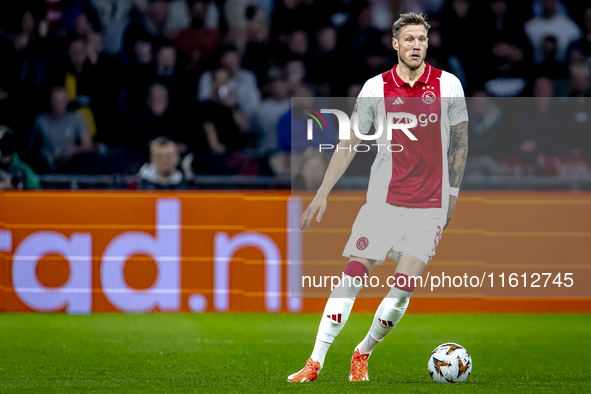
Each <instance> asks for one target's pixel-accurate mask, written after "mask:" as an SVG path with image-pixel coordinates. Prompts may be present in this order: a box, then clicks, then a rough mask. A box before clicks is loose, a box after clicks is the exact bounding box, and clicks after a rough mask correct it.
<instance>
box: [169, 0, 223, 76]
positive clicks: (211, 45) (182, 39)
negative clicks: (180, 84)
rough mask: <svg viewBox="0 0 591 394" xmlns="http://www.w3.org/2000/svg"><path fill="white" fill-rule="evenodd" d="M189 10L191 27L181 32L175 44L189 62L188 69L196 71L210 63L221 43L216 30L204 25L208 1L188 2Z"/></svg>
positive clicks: (192, 0)
mask: <svg viewBox="0 0 591 394" xmlns="http://www.w3.org/2000/svg"><path fill="white" fill-rule="evenodd" d="M188 3H189V7H190V10H191V26H190V27H188V28H187V29H184V30H181V31H180V32H179V34H178V35H177V37H176V43H177V46H178V48H179V50H180V51H181V52H183V53H184V54H185V55H187V57H188V58H189V59H190V60H189V68H190V69H191V70H196V69H198V68H200V66H202V65H203V63H207V62H208V61H211V60H212V58H213V55H214V54H215V51H216V50H217V49H218V48H219V47H220V45H221V43H222V37H221V35H220V32H219V31H218V29H214V28H210V27H207V26H206V25H205V18H206V15H207V7H208V5H209V3H210V0H188Z"/></svg>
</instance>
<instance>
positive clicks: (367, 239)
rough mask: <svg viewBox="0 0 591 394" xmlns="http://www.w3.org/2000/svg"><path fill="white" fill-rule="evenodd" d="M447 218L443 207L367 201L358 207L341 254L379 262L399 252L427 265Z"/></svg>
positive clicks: (396, 259) (433, 253) (394, 256)
mask: <svg viewBox="0 0 591 394" xmlns="http://www.w3.org/2000/svg"><path fill="white" fill-rule="evenodd" d="M446 220H447V207H445V208H404V207H397V206H394V205H390V204H388V203H385V202H384V203H371V204H370V203H366V204H365V205H364V206H362V207H361V209H360V210H359V214H358V215H357V219H355V223H354V224H353V229H352V231H351V237H350V238H349V241H348V242H347V245H346V246H345V250H344V252H343V257H351V256H356V257H362V258H366V259H370V260H376V264H381V263H382V262H383V261H384V260H385V259H386V258H387V257H388V256H389V257H390V258H392V259H394V260H395V261H398V257H400V256H401V255H402V254H408V255H411V256H413V257H416V258H418V259H419V260H421V261H423V262H424V263H425V264H427V263H428V262H429V261H431V258H432V257H433V256H434V255H435V248H436V247H437V244H438V243H439V240H440V239H441V233H442V231H443V226H445V222H446Z"/></svg>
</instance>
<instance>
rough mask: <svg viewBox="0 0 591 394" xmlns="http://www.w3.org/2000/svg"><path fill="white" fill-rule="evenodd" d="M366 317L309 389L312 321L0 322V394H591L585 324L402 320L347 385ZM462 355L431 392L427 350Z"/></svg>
mask: <svg viewBox="0 0 591 394" xmlns="http://www.w3.org/2000/svg"><path fill="white" fill-rule="evenodd" d="M371 319H372V316H371V315H352V316H351V317H350V319H349V322H348V323H347V325H346V326H345V328H344V329H343V331H342V332H341V335H340V336H339V337H338V338H337V340H336V342H335V343H334V344H333V346H332V348H331V349H330V351H329V353H328V356H327V359H326V363H325V367H324V370H323V371H322V373H321V375H320V378H319V380H318V381H316V382H311V383H302V384H296V383H287V382H286V377H287V375H288V374H290V373H292V372H295V371H297V370H299V369H300V368H301V367H302V366H303V364H304V362H305V361H306V359H307V358H308V357H309V355H310V352H311V350H312V345H313V341H314V337H315V334H316V329H317V327H318V321H319V316H318V315H265V314H226V315H218V314H199V315H189V314H179V315H166V314H150V315H121V314H98V315H90V316H66V315H60V314H0V355H1V358H0V392H19V393H20V392H34V393H37V392H60V393H62V392H101V391H116V392H134V391H142V392H180V391H184V392H197V393H242V392H247V393H248V392H255V393H286V392H321V393H344V392H351V393H366V392H379V393H394V392H397V393H409V392H426V393H429V392H454V393H458V392H462V393H472V392H478V393H495V392H531V393H539V392H551V393H553V392H568V393H589V392H591V376H590V374H591V315H451V314H450V315H412V314H411V315H407V316H405V317H404V318H403V319H402V321H401V323H400V324H399V326H398V327H397V328H396V329H395V330H394V331H393V332H392V333H391V334H390V335H389V336H388V337H387V338H386V339H385V340H384V342H383V343H382V344H380V345H379V346H378V347H377V348H376V350H375V351H374V353H373V355H372V357H371V359H370V360H369V377H370V381H369V382H355V383H351V382H348V381H347V377H348V375H349V360H350V358H351V354H352V352H353V348H354V346H355V345H356V344H357V343H358V342H359V341H360V340H361V339H362V338H363V337H364V335H365V334H366V332H367V329H368V328H369V324H370V322H371ZM447 341H453V342H458V343H460V344H461V345H463V346H465V347H466V348H467V349H468V351H469V352H470V354H471V355H472V360H473V364H474V368H473V370H472V375H471V376H470V378H469V379H468V381H467V382H466V383H463V384H436V383H434V382H432V381H431V378H430V377H429V375H428V374H427V365H426V364H427V359H428V357H429V354H430V352H431V350H433V349H434V348H435V347H436V346H437V345H439V344H441V343H443V342H447Z"/></svg>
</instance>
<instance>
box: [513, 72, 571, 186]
mask: <svg viewBox="0 0 591 394" xmlns="http://www.w3.org/2000/svg"><path fill="white" fill-rule="evenodd" d="M532 96H533V100H527V101H526V102H524V103H523V105H520V108H519V110H518V111H517V113H516V117H515V121H514V122H513V124H514V130H512V131H511V132H510V134H511V136H510V137H511V138H510V139H509V141H510V142H509V143H508V145H509V148H510V152H512V153H513V154H514V155H515V157H516V158H517V161H518V163H519V164H520V165H521V166H525V167H530V168H533V169H534V171H535V174H536V175H552V174H554V173H555V169H553V168H552V166H551V165H549V164H550V163H549V161H548V160H547V158H548V157H549V156H561V155H564V154H565V152H566V149H565V148H566V146H565V143H566V140H567V139H566V135H564V130H563V125H564V123H565V120H564V116H563V115H564V112H563V109H562V108H561V105H560V103H559V101H558V100H556V99H555V98H554V85H553V83H552V80H551V79H549V78H546V77H538V78H536V79H535V80H534V83H533V90H532Z"/></svg>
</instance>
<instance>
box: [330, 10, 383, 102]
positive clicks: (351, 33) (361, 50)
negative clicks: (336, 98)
mask: <svg viewBox="0 0 591 394" xmlns="http://www.w3.org/2000/svg"><path fill="white" fill-rule="evenodd" d="M354 4H355V5H354V7H357V10H355V11H353V12H351V14H350V15H351V18H350V19H349V21H348V22H347V24H346V25H345V26H343V28H342V29H341V31H340V36H339V40H338V44H339V48H338V50H339V51H340V52H341V53H344V54H347V68H348V72H347V74H349V75H354V76H355V78H359V79H363V78H367V79H369V78H371V77H373V76H374V75H375V73H374V70H372V67H373V66H374V65H375V64H373V63H372V62H370V63H368V62H367V60H368V58H370V57H372V56H375V55H376V54H381V53H383V52H382V49H383V48H382V43H381V36H382V32H381V31H379V30H377V29H375V28H374V27H373V20H372V12H371V7H370V6H369V5H368V4H367V3H363V2H360V3H354ZM352 7H353V5H352ZM380 72H383V70H381V71H380ZM343 82H344V83H345V84H348V83H349V82H350V81H347V80H345V81H343ZM338 88H339V90H340V91H344V90H345V87H344V86H339V87H338Z"/></svg>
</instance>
